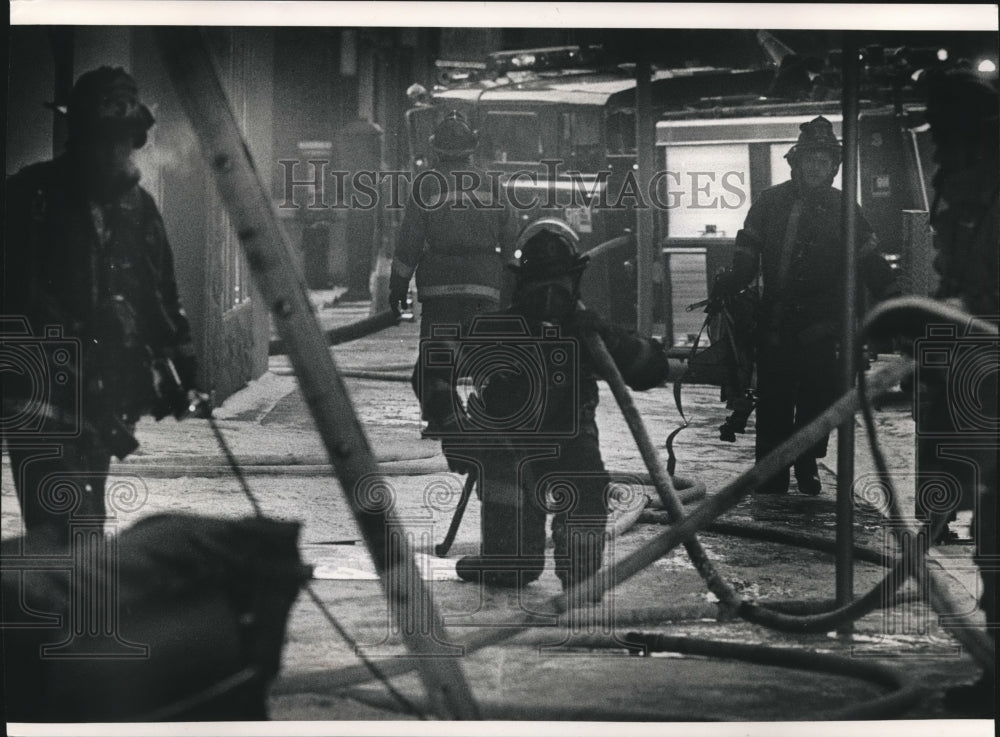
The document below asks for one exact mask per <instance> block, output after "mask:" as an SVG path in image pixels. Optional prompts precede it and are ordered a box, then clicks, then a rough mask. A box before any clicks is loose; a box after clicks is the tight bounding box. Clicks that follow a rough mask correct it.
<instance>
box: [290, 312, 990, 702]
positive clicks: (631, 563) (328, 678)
mask: <svg viewBox="0 0 1000 737" xmlns="http://www.w3.org/2000/svg"><path fill="white" fill-rule="evenodd" d="M897 313H900V314H903V315H905V314H907V313H909V314H910V315H911V316H912V314H913V313H918V314H923V315H925V316H930V317H934V318H937V319H942V320H946V321H949V322H953V323H958V324H961V325H970V324H971V325H973V326H974V327H976V328H977V329H980V330H983V331H985V332H987V333H992V334H996V326H993V325H991V324H989V323H986V322H984V321H976V320H975V319H973V318H970V316H968V315H967V314H965V313H963V312H962V311H960V310H956V309H955V308H951V307H948V306H947V305H941V304H939V303H936V302H933V301H932V300H925V299H919V298H910V297H904V298H899V299H898V300H892V301H889V302H886V303H884V304H883V305H881V306H880V308H878V309H876V310H875V311H873V312H872V313H871V315H870V316H869V318H868V319H867V320H866V322H865V329H864V331H863V332H862V336H864V335H865V334H867V333H868V332H869V331H870V329H871V328H872V326H873V325H875V324H876V323H877V322H879V321H882V320H886V319H888V318H889V316H891V315H896V314H897ZM595 342H596V341H595ZM600 347H603V346H600ZM599 353H600V351H597V354H599ZM605 353H606V351H605ZM912 370H913V366H912V364H911V363H903V364H899V365H895V366H890V367H888V368H887V369H884V370H881V371H878V372H877V373H875V374H874V375H873V376H872V377H871V379H864V378H862V381H860V382H859V387H858V391H857V392H853V391H852V392H849V393H847V394H845V395H844V396H843V397H841V398H840V399H839V400H838V401H837V402H835V403H834V404H833V405H832V406H831V407H830V408H828V409H827V411H826V412H824V413H823V414H822V415H821V416H820V417H818V418H817V419H816V420H814V421H813V422H811V423H810V424H809V425H807V426H806V427H804V428H802V429H801V430H799V431H798V432H797V433H796V434H795V435H794V436H792V437H791V438H789V439H788V440H786V441H785V442H784V443H782V444H781V445H780V446H779V447H778V448H776V449H775V450H774V451H772V452H771V453H770V454H769V455H768V456H767V457H765V458H764V459H762V460H761V461H760V462H759V463H758V464H757V465H755V466H754V467H752V468H751V469H749V470H748V471H746V472H744V473H743V474H741V475H740V476H738V477H737V478H736V479H734V480H733V481H731V482H730V483H728V484H726V485H725V486H724V487H723V488H722V489H721V490H720V491H719V492H718V493H717V494H715V495H714V496H712V497H710V498H708V499H707V500H706V501H704V502H703V503H702V504H700V505H699V506H698V507H697V508H695V509H694V510H693V511H692V512H691V514H689V515H688V516H687V517H681V515H679V514H677V507H678V503H677V500H676V499H673V500H671V491H672V489H671V487H670V486H669V485H668V484H669V479H668V480H666V482H664V480H663V478H662V476H663V474H662V473H661V472H660V471H659V470H656V471H654V470H653V469H651V471H650V474H651V477H652V478H654V479H657V478H658V477H659V481H660V484H659V485H658V486H657V488H658V491H660V487H661V486H662V488H663V490H665V491H666V493H665V494H663V496H665V497H666V499H665V500H664V501H665V504H664V506H665V507H667V511H668V514H669V515H670V516H671V517H673V518H674V519H675V520H677V521H676V523H675V524H674V525H673V526H672V527H671V528H669V529H668V530H666V531H665V532H663V533H662V534H660V535H658V536H657V537H656V538H654V539H653V540H651V541H649V542H647V543H646V544H644V545H643V546H642V547H641V548H639V549H638V550H636V551H634V552H633V553H632V554H630V555H629V556H627V557H626V558H624V559H622V560H620V561H618V562H617V563H616V564H615V565H614V566H613V567H611V569H610V570H602V571H599V572H598V573H597V574H596V576H595V583H596V584H597V586H598V588H599V590H600V591H602V592H606V591H608V590H610V589H611V588H613V587H614V586H616V585H617V584H618V583H620V582H622V581H625V580H627V579H628V578H630V577H631V576H633V575H635V574H636V573H638V572H639V571H641V570H643V569H644V568H645V567H646V566H648V565H649V564H650V563H652V562H654V561H655V560H657V559H659V558H660V557H662V556H664V555H666V554H667V553H668V552H670V551H671V550H672V549H673V548H675V547H677V545H679V544H682V543H683V542H685V541H686V540H688V539H690V538H692V537H693V536H694V535H695V534H696V533H697V532H698V531H699V530H708V529H709V528H710V527H711V526H712V525H713V521H714V520H715V519H716V518H717V517H718V516H721V515H722V514H723V513H725V512H726V511H728V510H729V509H730V508H731V507H733V506H735V504H736V503H737V502H738V501H739V499H740V498H742V496H743V495H744V494H745V493H747V492H748V491H750V490H752V489H754V488H756V487H757V486H758V485H759V484H760V483H762V482H764V481H766V480H767V479H768V478H770V477H771V476H773V475H774V474H775V473H777V472H778V471H779V470H780V469H781V468H782V467H784V466H787V465H789V464H790V463H792V462H793V461H794V459H795V458H796V457H797V456H798V455H799V453H801V452H802V450H803V449H805V448H807V447H809V446H811V445H812V444H813V443H814V442H815V441H816V440H817V439H818V438H819V437H821V436H822V435H825V434H828V433H829V432H830V431H831V430H833V429H834V428H835V427H837V426H838V425H840V424H841V423H842V422H844V421H845V420H846V419H847V418H849V417H852V416H853V415H854V414H855V413H856V412H857V411H858V410H859V409H862V410H865V409H866V408H867V409H870V408H868V405H867V399H868V397H869V396H875V395H878V394H880V393H883V392H885V391H887V390H888V389H890V388H892V387H893V386H895V385H896V384H898V382H899V381H901V380H902V379H904V378H906V377H907V376H908V375H909V374H910V373H911V372H912ZM623 411H624V410H623ZM632 411H633V412H634V413H635V415H637V414H638V413H637V411H635V407H634V405H632ZM626 417H628V414H626ZM866 422H867V423H868V424H869V436H870V442H871V443H872V446H873V449H874V450H876V451H877V441H876V440H875V435H874V433H873V432H872V431H873V430H874V428H873V426H872V425H871V423H870V414H869V415H868V416H866ZM647 440H648V437H647ZM875 458H876V464H877V465H878V466H879V470H880V472H882V473H886V468H885V462H884V458H882V457H881V453H880V452H876V453H875ZM657 461H658V458H657ZM656 465H658V463H657V464H654V468H655V467H656ZM885 477H886V478H888V475H886V476H885ZM668 500H671V503H670V505H669V506H668V505H667V503H666V502H667V501H668ZM671 507H673V510H671ZM890 518H891V519H892V520H894V521H897V522H898V521H899V520H901V519H902V515H901V514H900V513H899V510H898V506H897V501H896V499H895V497H894V496H893V495H891V493H890ZM714 524H715V525H716V526H717V528H718V531H719V532H724V531H726V529H725V527H724V526H723V525H722V523H714ZM891 529H893V531H894V532H895V531H896V529H897V528H896V526H895V525H894V526H892V527H891ZM729 531H730V532H733V531H735V529H732V528H731V529H730V530H729ZM760 534H761V536H764V534H765V533H764V532H761V533H760ZM786 542H789V543H791V544H797V543H798V542H799V541H797V540H795V539H788V540H786ZM901 547H903V555H902V560H899V561H897V562H896V565H895V566H894V568H893V571H892V572H890V574H889V575H888V576H887V577H886V579H885V580H884V581H883V582H882V583H880V584H879V585H878V586H876V587H875V588H874V589H873V590H872V592H870V593H869V594H867V595H865V596H864V597H862V598H861V599H858V600H857V601H855V602H853V603H852V604H851V605H849V606H848V607H844V608H842V609H841V610H839V611H833V612H825V613H822V614H819V615H806V616H791V615H782V614H781V613H780V612H778V611H776V610H777V609H778V608H781V609H785V610H786V611H791V610H800V611H801V610H804V609H805V610H808V609H809V606H808V605H805V606H787V605H786V606H781V607H779V606H777V605H775V606H774V609H766V608H764V607H762V606H760V605H754V604H749V603H747V602H742V601H739V600H738V599H737V598H736V597H735V596H733V597H731V598H729V602H730V603H732V602H736V605H737V610H738V612H739V614H740V615H741V616H744V617H745V618H747V619H749V620H750V621H754V620H753V619H750V617H755V618H757V619H759V620H760V621H759V622H758V623H762V624H763V623H768V624H778V625H779V627H778V629H786V627H785V626H784V625H785V624H786V623H787V624H788V625H789V626H788V627H787V629H789V630H791V631H797V632H802V631H815V630H814V629H813V628H814V627H818V626H819V625H820V624H822V627H821V628H820V630H821V631H822V629H830V628H832V627H835V626H836V624H837V621H838V620H841V619H842V618H843V617H847V616H860V613H863V611H862V610H863V609H865V608H866V607H868V606H869V605H871V604H873V603H874V606H878V605H881V604H884V602H885V601H887V600H888V599H885V598H883V596H885V595H887V594H888V593H889V592H890V591H893V590H894V589H895V588H896V586H897V585H898V584H900V583H902V581H903V580H904V579H905V577H906V576H905V575H904V571H907V572H908V573H911V574H912V573H913V572H914V571H917V572H920V571H925V572H926V573H927V574H928V580H929V581H930V583H931V605H932V606H933V608H934V609H935V610H937V611H939V612H941V611H948V613H949V614H951V615H952V616H958V617H959V618H960V619H961V615H956V614H955V613H956V612H960V611H961V610H960V608H959V607H958V606H956V605H955V603H954V602H953V601H952V600H951V597H950V596H949V594H948V592H947V590H946V588H945V587H944V586H943V585H942V583H941V582H940V581H939V580H938V578H937V576H936V574H935V572H934V571H931V570H928V569H926V568H925V567H923V563H922V555H920V551H917V550H913V548H912V546H911V545H908V544H906V541H905V539H904V540H902V541H901ZM913 558H918V559H919V561H913V560H911V559H913ZM881 562H883V563H886V562H887V561H885V560H882V561H881ZM904 564H909V565H908V566H905V567H904ZM914 564H916V565H914ZM710 565H711V564H710V563H709V566H710ZM699 570H701V569H699ZM709 570H711V569H709ZM712 572H713V573H714V571H712ZM719 580H720V579H718V577H717V574H716V581H715V582H713V583H714V585H715V586H718V581H719ZM723 585H724V586H725V588H726V589H728V586H727V585H725V584H724V582H723ZM719 588H720V590H722V591H724V592H725V589H722V588H721V587H719ZM876 592H877V593H876ZM716 595H717V596H718V594H716ZM727 596H728V594H727ZM719 598H720V600H722V597H719ZM875 600H877V602H876V601H875ZM900 600H901V597H899V596H898V595H897V597H896V598H895V601H897V602H898V601H900ZM563 601H564V600H563V597H562V596H556V597H553V598H552V599H550V600H549V601H548V602H547V603H548V604H549V605H550V606H551V607H552V608H553V609H555V610H556V611H562V610H563V609H564V604H563ZM663 614H664V617H663V619H664V620H667V619H669V616H668V615H669V610H663ZM747 615H749V616H747ZM966 621H967V618H966ZM530 627H531V623H530V621H529V618H527V617H525V618H524V619H523V621H522V622H520V623H519V626H516V627H510V628H502V629H498V630H496V631H493V632H489V633H485V634H482V635H479V636H476V637H473V638H469V639H468V640H466V641H465V642H464V643H463V644H464V646H465V652H467V653H471V652H474V651H476V650H479V649H482V648H484V647H488V646H491V645H495V644H499V643H501V642H503V641H505V640H508V639H510V638H513V637H515V636H520V635H522V634H523V633H524V632H525V631H527V630H529V629H530ZM953 634H954V636H955V637H956V638H957V639H959V640H960V641H961V642H962V643H963V644H964V645H966V647H968V648H969V650H970V654H972V656H973V657H974V658H975V659H976V661H977V662H979V663H980V664H981V665H982V666H983V667H984V668H990V669H992V668H993V667H994V665H993V664H994V657H995V656H994V652H993V644H992V641H991V640H990V639H989V638H988V637H987V636H986V635H985V633H983V632H981V631H980V630H979V629H977V628H974V627H962V626H961V623H960V626H959V627H958V628H956V629H954V630H953ZM629 637H630V638H631V639H636V640H643V641H644V642H645V643H647V644H651V645H653V646H655V647H661V646H669V648H670V649H676V650H675V651H678V652H685V653H690V654H707V655H712V656H715V657H728V658H734V657H735V658H738V659H747V660H753V659H754V658H756V657H758V656H760V657H767V658H768V659H769V660H768V662H770V663H772V664H777V665H790V666H792V667H800V666H798V665H796V663H807V664H809V665H808V667H814V668H815V669H819V670H823V671H824V672H836V673H841V674H843V675H850V676H856V677H862V678H867V679H869V680H874V681H876V682H878V683H881V684H882V685H885V686H888V687H890V688H895V689H897V690H896V691H895V692H893V693H890V694H888V695H886V696H883V697H880V698H877V699H875V700H872V701H869V702H866V703H864V704H860V705H855V706H852V707H851V708H849V709H846V710H841V711H839V712H836V713H835V714H833V715H828V716H827V718H837V719H859V718H867V719H871V718H880V717H885V716H890V715H892V714H895V713H898V712H899V711H901V710H904V709H906V708H908V707H909V706H911V705H912V704H913V703H914V702H915V701H916V700H917V699H918V698H919V696H920V694H919V691H918V690H917V689H916V687H915V686H914V685H913V684H909V683H907V682H906V680H905V679H904V677H903V676H902V675H900V674H897V673H895V672H894V671H892V670H891V669H888V668H883V667H881V666H877V665H875V664H865V663H859V662H858V661H856V660H853V659H847V658H838V657H837V656H831V655H823V654H820V653H802V652H799V651H793V650H786V649H776V648H767V647H765V646H744V647H736V646H735V645H734V644H733V643H722V644H719V643H707V642H704V641H697V640H692V639H690V638H673V639H671V638H667V636H665V635H658V634H655V635H648V634H634V635H630V636H629ZM603 642H604V645H603V646H607V643H606V640H605V641H603ZM584 644H585V643H584ZM590 644H591V645H593V646H594V647H600V646H602V645H601V641H600V640H599V639H598V640H595V641H594V642H592V643H590ZM746 648H751V649H750V650H746ZM744 650H746V651H744ZM755 662H761V661H755ZM413 667H415V665H414V664H413V663H412V662H409V663H408V662H406V661H398V662H396V663H391V664H388V663H387V664H386V665H385V667H384V668H383V675H384V676H386V677H388V676H392V675H397V674H400V673H405V672H407V671H409V670H411V669H412V668H413ZM370 679H371V676H370V674H366V672H365V671H364V669H363V667H362V666H351V667H348V668H342V669H338V670H333V671H324V672H319V673H309V674H297V675H293V676H289V677H286V678H284V679H282V680H281V681H279V683H277V684H276V687H275V690H274V692H275V693H282V692H286V693H287V692H294V691H301V690H322V691H326V690H329V689H336V688H345V687H349V686H356V685H358V684H360V683H363V682H365V681H366V680H370ZM369 698H371V697H369ZM486 708H487V709H489V708H490V707H486ZM487 713H489V712H487ZM674 718H677V717H676V715H674Z"/></svg>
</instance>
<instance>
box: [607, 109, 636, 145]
mask: <svg viewBox="0 0 1000 737" xmlns="http://www.w3.org/2000/svg"><path fill="white" fill-rule="evenodd" d="M608 153H609V154H634V153H635V110H632V109H631V108H618V109H617V110H609V111H608Z"/></svg>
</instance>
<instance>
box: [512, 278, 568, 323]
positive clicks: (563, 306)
mask: <svg viewBox="0 0 1000 737" xmlns="http://www.w3.org/2000/svg"><path fill="white" fill-rule="evenodd" d="M577 287H578V282H577V280H576V279H574V278H573V277H572V276H561V277H556V278H552V279H540V280H537V281H525V282H522V283H521V284H520V286H519V289H518V298H517V305H518V307H519V308H520V310H521V312H522V313H523V314H524V316H525V317H526V318H528V319H529V320H537V321H539V322H553V323H563V322H565V321H566V320H567V319H569V317H570V316H571V315H572V314H573V311H574V310H575V309H576V303H577V299H578V294H577V292H578V289H577Z"/></svg>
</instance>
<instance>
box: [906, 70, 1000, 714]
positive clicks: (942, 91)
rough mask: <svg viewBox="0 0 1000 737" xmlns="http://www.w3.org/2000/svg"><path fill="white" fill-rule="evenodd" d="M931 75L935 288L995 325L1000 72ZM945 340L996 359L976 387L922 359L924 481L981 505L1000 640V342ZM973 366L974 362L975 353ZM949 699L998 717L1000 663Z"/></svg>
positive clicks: (999, 276) (990, 597) (978, 519)
mask: <svg viewBox="0 0 1000 737" xmlns="http://www.w3.org/2000/svg"><path fill="white" fill-rule="evenodd" d="M921 81H922V84H923V85H924V89H925V91H926V95H927V122H928V123H930V126H931V131H930V132H931V137H932V139H933V141H934V160H935V162H936V163H937V171H936V172H935V174H934V194H935V197H934V204H933V206H932V207H931V214H930V218H931V220H930V222H931V225H932V226H933V229H934V247H935V249H936V251H937V254H936V257H935V260H934V269H935V271H937V272H938V274H940V276H941V281H940V284H939V286H938V290H937V292H936V293H935V295H934V296H935V297H936V298H937V299H940V300H943V301H946V302H948V303H951V304H953V305H955V306H957V307H959V308H960V309H962V310H965V311H966V312H968V313H970V314H973V315H976V316H979V317H980V318H983V319H985V320H988V321H990V322H992V323H993V324H994V325H995V324H997V321H998V319H997V316H998V315H1000V247H998V244H1000V95H998V93H997V89H996V82H995V80H994V81H993V83H990V82H989V81H987V80H986V79H985V78H984V77H982V76H980V75H977V74H975V73H974V72H972V71H971V70H968V69H963V68H961V67H957V68H951V69H938V70H932V71H929V72H927V73H926V76H925V78H924V79H922V80H921ZM935 340H937V341H938V342H941V341H945V342H950V343H952V345H953V351H954V352H953V354H952V355H954V356H958V355H961V353H960V350H961V348H962V344H963V342H964V343H965V346H964V347H965V348H966V349H969V348H974V349H975V350H973V351H972V352H971V353H966V356H968V355H980V356H983V359H982V361H981V362H980V364H979V365H980V366H983V367H985V366H987V365H989V366H990V370H984V371H980V372H979V375H978V376H977V380H976V382H975V384H976V386H975V388H974V389H972V388H970V387H969V386H968V384H969V383H970V382H969V381H968V379H967V378H966V379H965V381H964V382H963V377H967V376H968V373H969V372H967V371H964V372H963V371H961V370H960V369H958V368H957V367H958V366H960V365H961V363H962V362H961V361H959V360H958V359H955V360H953V361H950V362H949V364H948V365H947V366H941V367H937V368H934V367H924V366H921V370H920V374H919V378H920V382H919V384H918V386H917V388H918V391H919V395H918V402H919V406H920V409H921V412H920V414H919V416H918V424H917V442H918V454H917V457H918V467H917V488H918V489H924V488H929V487H932V486H933V484H927V483H922V480H924V479H925V474H926V477H929V478H940V476H941V475H947V476H948V477H949V478H955V479H958V480H959V483H960V484H961V486H962V492H963V493H962V501H961V503H960V504H961V507H960V508H971V509H973V510H974V518H973V521H972V524H971V526H970V530H971V532H972V537H973V538H974V540H975V552H974V557H973V560H974V561H975V562H976V565H977V566H978V568H979V574H980V576H981V577H982V589H981V591H982V595H981V597H980V600H979V604H980V607H981V608H982V610H983V612H984V614H985V615H986V628H987V631H988V632H989V634H990V636H991V638H992V640H993V642H994V647H995V643H996V635H997V629H998V626H1000V623H998V615H997V564H996V561H997V483H998V479H997V476H998V473H997V461H998V450H997V445H998V444H997V427H998V425H1000V420H998V416H997V408H998V407H1000V400H998V382H1000V371H998V369H997V364H996V338H995V337H994V338H993V339H992V343H991V342H990V341H989V339H988V338H987V337H985V336H968V337H967V336H965V335H961V334H960V335H959V336H957V337H951V338H948V337H943V338H935ZM984 340H985V341H986V342H983V341H984ZM991 349H992V353H991V352H990V350H991ZM946 350H947V349H946ZM987 356H989V357H987ZM990 361H992V363H990V364H988V363H987V362H990ZM965 365H969V362H968V360H967V359H966V360H965ZM970 394H971V395H974V399H973V401H974V402H976V405H977V409H976V411H975V412H974V413H972V414H974V415H975V418H976V419H975V420H974V421H972V422H968V421H965V422H958V421H957V419H956V413H955V411H954V410H955V408H956V405H958V404H960V403H959V402H958V401H957V399H956V398H958V397H963V396H970ZM959 425H961V426H959ZM942 442H946V444H947V445H948V452H944V449H943V448H942V447H941V444H942ZM957 448H961V450H960V451H956V450H955V449H957ZM956 453H957V454H956ZM919 501H920V499H919V498H918V502H919ZM956 501H957V500H956ZM923 506H924V507H925V508H926V510H927V512H928V516H929V517H930V519H931V520H932V521H933V520H934V517H935V516H938V515H939V514H940V513H941V512H944V513H945V514H947V510H942V509H941V505H940V503H938V504H934V500H933V499H928V500H927V503H926V504H925V505H923ZM919 511H920V510H919V507H918V513H919ZM932 511H934V512H937V514H931V512H932ZM945 705H946V706H947V707H948V708H949V709H952V710H954V711H956V712H960V713H961V714H962V715H963V716H967V717H979V718H988V719H994V718H995V717H996V674H995V670H990V669H988V668H987V669H986V670H984V671H983V673H982V675H981V676H980V677H979V679H978V680H977V681H975V682H974V683H971V684H963V685H957V686H952V687H951V688H949V689H948V690H947V691H946V693H945Z"/></svg>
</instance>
